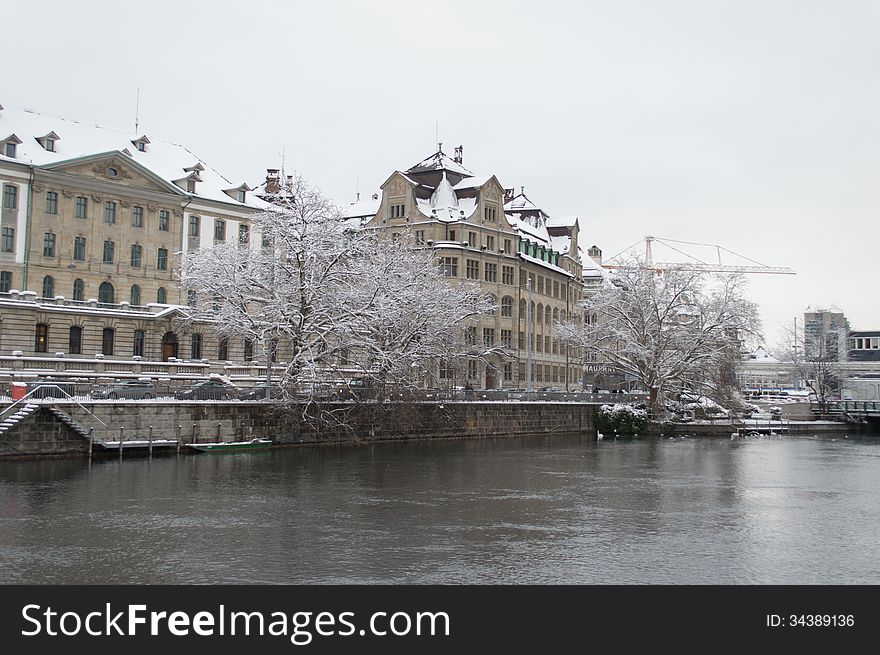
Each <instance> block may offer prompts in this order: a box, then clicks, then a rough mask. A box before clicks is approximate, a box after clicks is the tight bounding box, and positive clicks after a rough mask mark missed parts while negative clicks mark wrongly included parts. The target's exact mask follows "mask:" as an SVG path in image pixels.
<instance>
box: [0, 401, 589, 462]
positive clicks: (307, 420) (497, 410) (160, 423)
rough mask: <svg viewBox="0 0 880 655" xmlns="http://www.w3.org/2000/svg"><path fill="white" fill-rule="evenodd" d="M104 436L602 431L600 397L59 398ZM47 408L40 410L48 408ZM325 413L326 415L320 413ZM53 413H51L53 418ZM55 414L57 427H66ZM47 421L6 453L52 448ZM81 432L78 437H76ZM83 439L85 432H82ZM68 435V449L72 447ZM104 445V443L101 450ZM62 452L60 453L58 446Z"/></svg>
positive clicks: (20, 433) (284, 440) (289, 439)
mask: <svg viewBox="0 0 880 655" xmlns="http://www.w3.org/2000/svg"><path fill="white" fill-rule="evenodd" d="M55 407H56V408H57V409H59V410H61V411H63V412H64V413H65V414H67V415H68V416H70V417H71V418H72V419H74V421H76V423H78V424H79V425H80V426H82V428H83V429H84V430H85V431H86V432H88V431H89V430H91V431H92V433H93V435H94V437H95V439H96V440H98V441H115V440H118V439H119V438H120V435H121V436H122V438H123V439H124V440H134V439H138V440H140V439H148V438H149V436H150V434H151V431H150V428H151V427H152V437H153V439H175V440H176V439H178V438H179V439H181V441H182V442H183V443H185V444H186V443H190V442H192V441H198V442H212V441H218V440H219V441H236V440H243V439H250V438H253V437H268V438H270V439H272V440H273V441H274V442H275V443H276V444H305V443H323V442H336V443H339V442H355V443H357V442H374V441H383V440H396V439H430V438H473V437H489V436H517V435H532V434H554V435H575V434H576V435H589V436H592V437H595V436H596V422H595V412H596V407H597V406H596V405H593V404H587V403H562V402H560V403H516V402H511V403H505V402H446V403H364V404H344V403H340V404H332V405H322V406H320V407H316V406H313V407H309V408H306V407H304V406H290V407H286V408H278V407H274V406H272V405H267V404H265V403H256V402H255V403H248V402H234V403H222V402H174V403H169V402H161V401H157V402H142V401H139V402H116V403H109V402H104V403H101V402H95V403H87V404H85V405H83V406H80V405H76V404H73V403H61V402H59V403H57V404H56V405H55ZM44 413H45V412H44V411H41V412H38V413H37V415H42V414H44ZM316 419H322V420H316ZM46 420H49V419H48V418H47V419H46ZM57 423H58V422H57V421H54V420H53V421H52V425H53V428H52V429H53V430H56V431H57V430H61V428H60V427H58V424H57ZM62 425H63V424H62ZM44 430H46V424H45V422H41V423H38V422H36V421H33V420H30V419H28V420H26V421H23V422H22V423H21V424H19V425H17V426H16V427H15V429H14V430H10V431H9V433H8V434H7V435H0V444H2V443H3V442H4V441H10V440H13V441H15V442H16V443H9V444H8V445H9V446H10V448H7V449H3V448H2V447H0V456H2V454H4V453H7V454H9V453H10V451H14V452H15V453H16V454H19V455H21V454H27V450H28V449H27V448H26V447H23V446H24V444H26V443H27V442H28V441H34V440H36V441H38V442H40V443H41V444H42V445H41V448H40V449H39V450H34V451H33V454H35V455H39V454H53V453H52V448H51V447H49V446H48V444H47V440H46V439H44V438H43V437H41V436H40V433H41V432H43V431H44ZM71 438H73V439H74V440H75V437H73V436H72V437H71ZM80 439H81V437H80ZM70 445H71V444H70V443H69V442H65V449H66V450H64V452H70V450H71V449H70ZM96 452H97V451H96ZM58 454H61V450H60V449H59V451H58Z"/></svg>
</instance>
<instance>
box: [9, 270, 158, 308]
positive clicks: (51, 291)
mask: <svg viewBox="0 0 880 655" xmlns="http://www.w3.org/2000/svg"><path fill="white" fill-rule="evenodd" d="M11 287H12V273H11V272H10V271H2V272H0V291H9V289H10V288H11ZM85 288H86V285H85V282H83V280H82V279H81V278H76V279H75V280H74V281H73V296H72V298H73V300H85ZM42 297H43V298H54V297H55V278H54V277H52V276H51V275H47V276H45V277H44V278H43V296H42ZM98 302H99V303H104V304H112V303H115V302H116V290H115V289H114V288H113V285H112V284H111V283H110V282H102V283H101V284H100V286H99V287H98ZM156 302H157V303H161V304H163V305H164V304H166V303H167V302H168V292H167V291H166V290H165V287H159V289H158V291H157V292H156ZM129 303H130V304H132V305H140V304H141V287H140V285H137V284H134V285H132V287H131V292H130V294H129Z"/></svg>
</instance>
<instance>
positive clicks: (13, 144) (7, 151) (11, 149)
mask: <svg viewBox="0 0 880 655" xmlns="http://www.w3.org/2000/svg"><path fill="white" fill-rule="evenodd" d="M19 143H21V139H19V138H18V137H17V136H15V135H14V134H10V135H9V137H7V139H6V140H5V141H4V142H3V150H2V152H3V154H4V155H6V156H7V157H11V158H12V159H15V154H16V150H17V148H18V144H19Z"/></svg>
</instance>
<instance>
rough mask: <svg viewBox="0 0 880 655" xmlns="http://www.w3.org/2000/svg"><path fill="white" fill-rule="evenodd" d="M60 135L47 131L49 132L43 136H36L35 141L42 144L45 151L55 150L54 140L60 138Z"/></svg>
mask: <svg viewBox="0 0 880 655" xmlns="http://www.w3.org/2000/svg"><path fill="white" fill-rule="evenodd" d="M60 139H61V137H60V136H58V135H57V134H55V132H49V134H47V135H45V136H38V137H37V141H38V142H39V143H40V145H41V146H43V149H44V150H46V152H55V142H56V141H58V140H60Z"/></svg>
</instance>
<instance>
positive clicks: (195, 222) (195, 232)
mask: <svg viewBox="0 0 880 655" xmlns="http://www.w3.org/2000/svg"><path fill="white" fill-rule="evenodd" d="M200 222H201V219H200V218H199V217H198V216H190V217H189V232H188V234H189V236H191V237H197V236H199V225H200Z"/></svg>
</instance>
